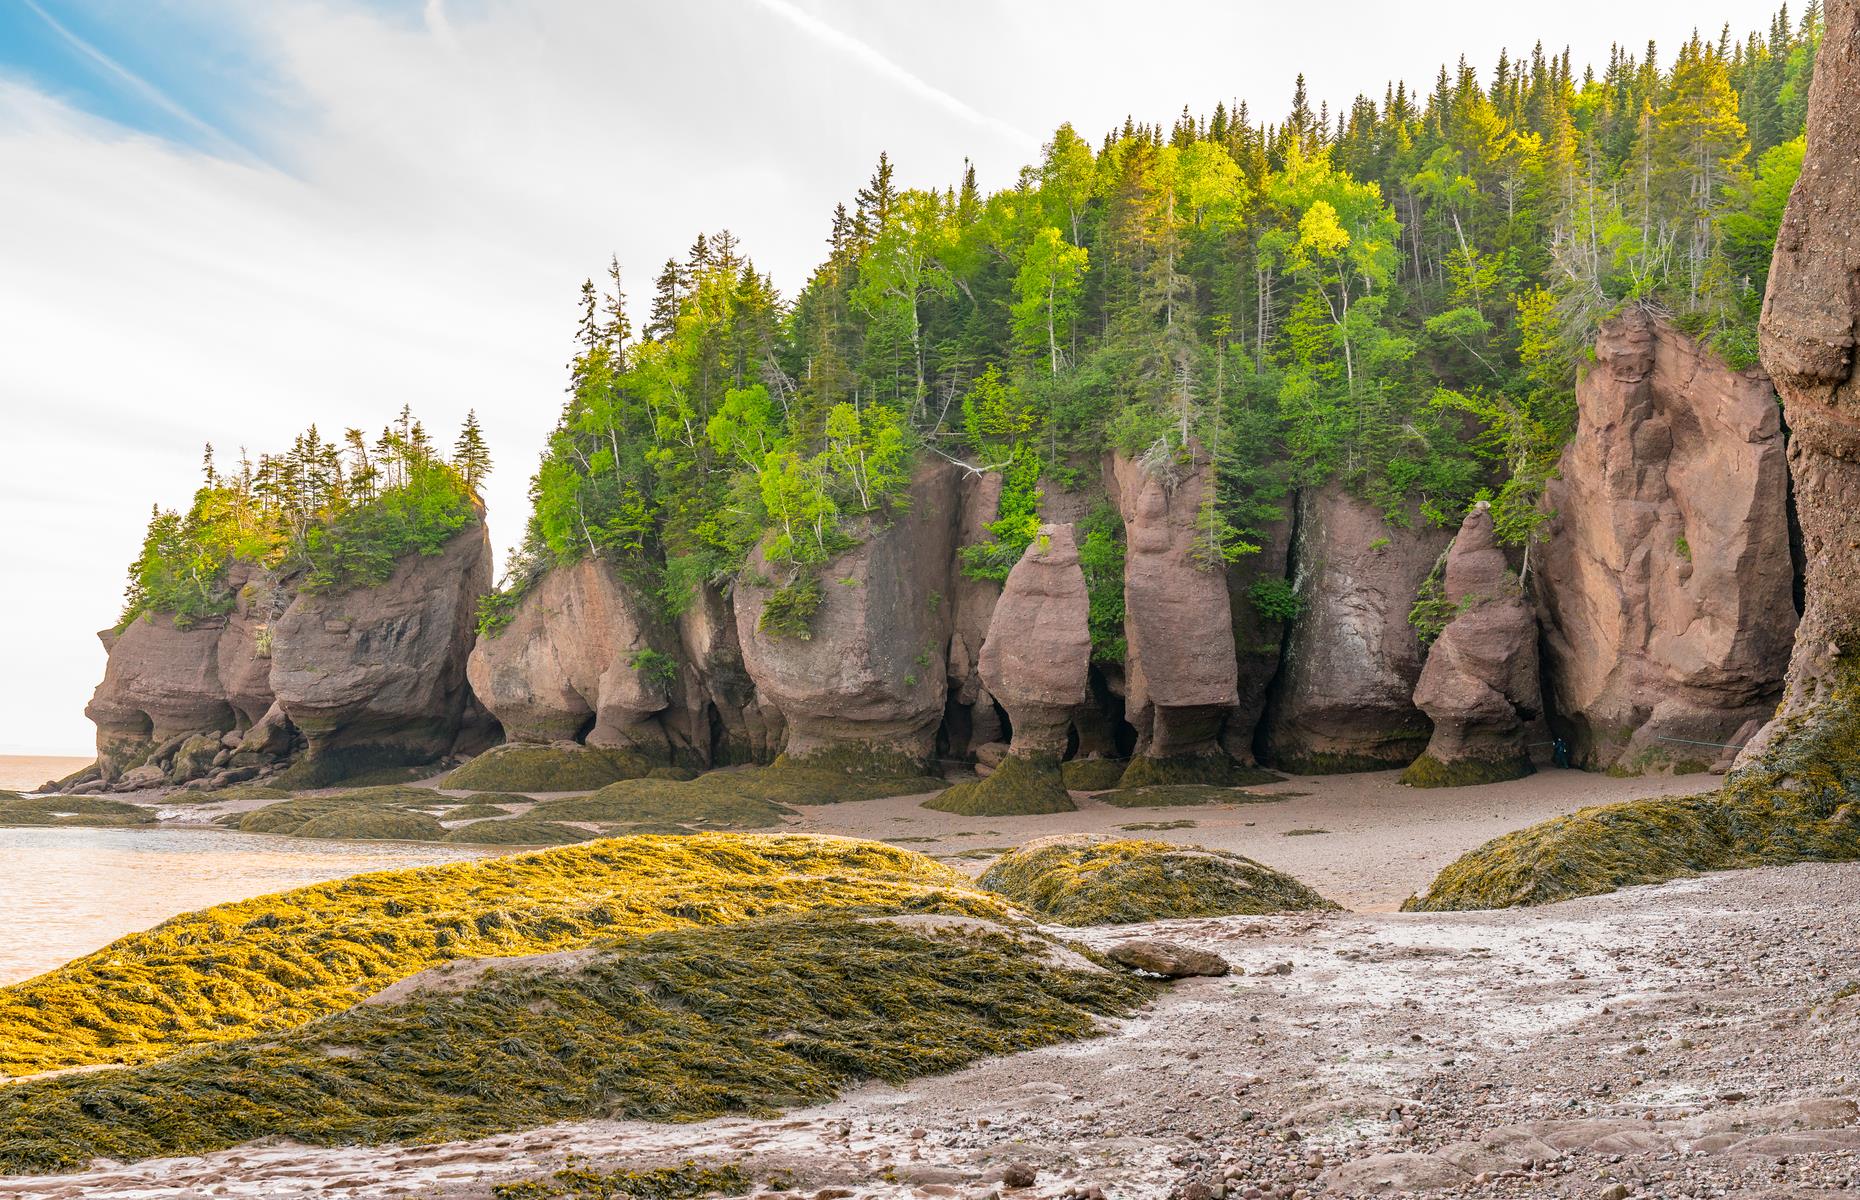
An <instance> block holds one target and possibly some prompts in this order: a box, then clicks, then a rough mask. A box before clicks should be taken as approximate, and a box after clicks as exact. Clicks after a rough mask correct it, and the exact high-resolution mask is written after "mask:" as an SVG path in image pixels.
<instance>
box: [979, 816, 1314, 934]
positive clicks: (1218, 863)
mask: <svg viewBox="0 0 1860 1200" xmlns="http://www.w3.org/2000/svg"><path fill="white" fill-rule="evenodd" d="M980 882H981V885H982V886H983V887H985V888H987V889H988V890H989V891H992V892H998V893H1000V894H1001V895H1003V896H1006V897H1007V898H1008V899H1010V900H1012V901H1014V902H1015V903H1016V904H1019V905H1022V906H1023V907H1025V908H1029V909H1031V910H1033V911H1034V912H1036V913H1039V914H1040V915H1041V916H1044V917H1046V918H1048V919H1049V920H1052V921H1055V922H1057V923H1058V924H1061V925H1119V924H1128V923H1130V922H1135V921H1161V920H1167V919H1169V918H1172V917H1218V916H1232V915H1258V914H1262V913H1277V912H1298V911H1305V910H1310V909H1327V908H1335V907H1336V905H1334V904H1332V903H1331V902H1330V901H1328V900H1326V899H1324V897H1322V896H1320V895H1318V894H1317V893H1316V892H1315V891H1313V890H1312V889H1310V888H1308V887H1306V886H1305V885H1304V884H1302V883H1300V882H1298V881H1297V880H1296V879H1293V878H1292V877H1291V876H1290V875H1286V874H1283V873H1281V872H1279V871H1275V870H1273V869H1272V868H1271V867H1267V866H1262V865H1261V864H1259V863H1256V862H1254V861H1253V860H1252V859H1250V858H1245V857H1242V856H1241V855H1238V854H1232V853H1229V852H1227V851H1225V850H1207V849H1203V848H1202V847H1199V846H1174V845H1170V844H1169V843H1167V842H1148V841H1139V840H1136V839H1128V840H1120V841H1108V842H1094V841H1091V840H1088V839H1084V838H1063V837H1062V838H1047V839H1043V840H1041V841H1037V842H1029V843H1028V844H1027V845H1025V846H1022V847H1021V848H1020V849H1018V850H1014V851H1012V852H1010V853H1008V854H1004V855H1002V856H1001V857H1000V858H999V859H997V860H996V861H995V862H994V864H993V865H992V866H990V867H989V868H988V870H987V871H985V872H983V874H982V877H981V880H980Z"/></svg>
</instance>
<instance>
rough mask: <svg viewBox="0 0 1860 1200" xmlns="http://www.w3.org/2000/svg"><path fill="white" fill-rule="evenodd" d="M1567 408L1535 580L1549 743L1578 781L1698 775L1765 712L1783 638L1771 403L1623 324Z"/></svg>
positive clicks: (1653, 322)
mask: <svg viewBox="0 0 1860 1200" xmlns="http://www.w3.org/2000/svg"><path fill="white" fill-rule="evenodd" d="M1576 399H1577V405H1578V409H1579V418H1578V427H1577V432H1576V436H1575V438H1574V440H1573V441H1572V442H1571V443H1570V446H1569V449H1568V450H1567V451H1565V453H1564V455H1563V460H1562V463H1561V467H1560V471H1559V477H1558V478H1556V479H1554V480H1552V481H1551V483H1550V485H1549V487H1548V488H1547V489H1546V493H1545V498H1544V504H1545V506H1546V508H1547V509H1548V510H1549V511H1550V512H1551V513H1553V514H1554V515H1553V516H1552V517H1551V518H1550V519H1549V520H1548V521H1547V522H1546V523H1545V525H1544V527H1543V530H1542V533H1543V545H1542V548H1541V550H1540V552H1539V557H1538V560H1537V567H1536V570H1537V584H1536V591H1537V595H1538V597H1539V600H1540V602H1541V604H1542V609H1543V619H1544V647H1545V652H1546V654H1547V655H1548V662H1549V667H1550V671H1549V678H1550V680H1551V683H1552V688H1553V692H1554V695H1553V701H1554V703H1553V706H1552V707H1553V710H1554V713H1555V716H1556V719H1557V721H1558V723H1559V724H1558V728H1559V731H1561V732H1564V733H1565V734H1566V736H1567V737H1568V739H1569V741H1570V743H1571V746H1572V749H1573V752H1574V755H1575V759H1576V762H1577V764H1578V765H1580V766H1585V767H1589V768H1591V769H1603V768H1610V769H1615V770H1628V771H1644V770H1658V769H1678V768H1686V769H1697V768H1702V767H1703V766H1705V765H1707V764H1709V763H1711V762H1712V761H1713V760H1714V759H1716V758H1717V757H1718V755H1719V746H1720V744H1722V743H1725V742H1727V741H1728V740H1729V739H1730V738H1731V736H1732V735H1733V734H1734V733H1736V731H1737V730H1738V729H1739V727H1740V726H1742V725H1744V724H1745V723H1746V722H1747V721H1749V720H1750V719H1752V718H1753V717H1763V716H1767V715H1768V714H1769V713H1770V712H1771V711H1772V710H1773V709H1774V707H1775V704H1776V701H1777V698H1778V696H1779V694H1780V692H1781V687H1782V679H1783V672H1784V668H1785V665H1786V664H1787V662H1788V658H1789V648H1790V642H1791V638H1792V636H1793V634H1794V630H1795V624H1796V611H1795V601H1794V580H1795V569H1794V563H1793V561H1792V559H1791V556H1790V549H1789V540H1790V538H1789V509H1788V504H1789V498H1788V489H1789V480H1788V467H1787V462H1786V461H1785V458H1784V444H1783V432H1782V424H1781V421H1780V419H1779V418H1780V414H1779V412H1778V409H1777V405H1776V398H1775V393H1774V392H1773V391H1772V389H1771V387H1770V383H1769V380H1768V378H1767V377H1766V376H1764V375H1763V374H1762V373H1761V372H1759V371H1733V370H1731V369H1730V368H1728V367H1726V366H1725V365H1724V363H1723V362H1722V361H1721V360H1719V359H1718V358H1717V357H1716V356H1715V355H1713V354H1712V353H1711V352H1710V351H1708V350H1707V349H1706V348H1704V347H1703V346H1701V345H1699V344H1698V343H1697V342H1696V341H1694V340H1693V339H1692V338H1690V337H1687V336H1686V335H1685V334H1683V333H1681V332H1679V331H1678V330H1676V329H1674V328H1672V327H1671V326H1669V325H1667V324H1665V323H1664V322H1662V321H1660V320H1657V319H1656V318H1654V317H1652V316H1649V315H1648V314H1647V313H1645V312H1644V311H1642V310H1639V309H1631V310H1629V311H1628V312H1627V313H1625V314H1623V315H1622V316H1620V317H1617V318H1616V319H1614V320H1613V321H1611V322H1610V323H1609V324H1608V325H1607V326H1605V327H1604V328H1603V330H1602V332H1601V334H1600V336H1599V337H1598V338H1597V339H1596V344H1595V363H1594V365H1593V366H1592V367H1591V368H1590V369H1589V370H1588V372H1587V373H1586V374H1585V375H1584V376H1583V378H1582V380H1581V381H1580V383H1579V384H1578V386H1577V391H1576ZM1810 423H1811V424H1812V423H1813V422H1812V421H1811V422H1810ZM1797 436H1798V438H1799V437H1800V436H1801V435H1800V432H1799V431H1798V435H1797ZM1800 486H1801V484H1800V482H1798V487H1800ZM1810 487H1811V489H1812V488H1813V484H1812V482H1811V483H1810Z"/></svg>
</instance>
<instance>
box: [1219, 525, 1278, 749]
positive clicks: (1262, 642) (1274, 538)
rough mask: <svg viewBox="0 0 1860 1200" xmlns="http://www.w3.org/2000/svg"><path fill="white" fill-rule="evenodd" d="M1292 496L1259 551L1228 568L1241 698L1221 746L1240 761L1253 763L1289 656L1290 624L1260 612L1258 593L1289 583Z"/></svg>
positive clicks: (1268, 531) (1228, 723)
mask: <svg viewBox="0 0 1860 1200" xmlns="http://www.w3.org/2000/svg"><path fill="white" fill-rule="evenodd" d="M1294 503H1296V498H1295V497H1293V496H1288V497H1286V498H1285V500H1284V501H1283V502H1282V503H1281V505H1280V510H1281V512H1282V514H1283V515H1282V516H1281V517H1280V518H1279V519H1278V520H1276V521H1274V522H1273V523H1272V524H1271V525H1269V526H1267V527H1266V529H1265V531H1264V534H1265V536H1264V537H1262V538H1261V539H1260V543H1259V552H1258V553H1257V554H1248V555H1244V556H1242V557H1241V558H1240V559H1239V560H1238V561H1236V562H1234V563H1232V564H1230V565H1229V566H1228V568H1227V604H1228V609H1229V611H1230V613H1231V614H1232V621H1233V636H1234V662H1235V666H1236V667H1237V671H1236V676H1235V679H1236V682H1237V684H1238V688H1237V694H1238V697H1239V698H1238V700H1237V701H1236V703H1235V704H1234V707H1233V709H1232V711H1231V712H1229V713H1228V714H1227V724H1226V728H1225V729H1224V730H1223V731H1222V734H1221V744H1222V745H1223V746H1225V747H1226V748H1227V753H1228V754H1229V755H1231V756H1232V757H1233V758H1234V760H1235V761H1237V762H1242V763H1247V764H1249V765H1250V764H1252V763H1253V761H1254V742H1255V740H1256V738H1257V736H1258V733H1259V726H1260V721H1261V719H1262V718H1264V716H1265V715H1266V702H1267V699H1268V698H1269V697H1270V695H1271V692H1272V681H1273V679H1274V678H1276V677H1277V676H1278V674H1279V662H1280V659H1281V657H1282V656H1283V653H1284V643H1285V622H1283V621H1280V620H1278V619H1276V618H1274V617H1272V616H1269V615H1267V614H1265V613H1262V612H1261V611H1260V607H1259V605H1258V603H1256V602H1255V600H1254V599H1253V589H1254V587H1255V586H1256V585H1258V584H1260V583H1262V582H1271V581H1275V580H1283V579H1285V574H1286V568H1287V567H1288V566H1289V565H1290V563H1291V553H1292V524H1293V522H1292V506H1293V504H1294Z"/></svg>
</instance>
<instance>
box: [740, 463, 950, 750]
mask: <svg viewBox="0 0 1860 1200" xmlns="http://www.w3.org/2000/svg"><path fill="white" fill-rule="evenodd" d="M956 475H957V471H956V468H955V467H953V466H951V465H949V464H947V463H941V462H937V463H930V464H926V465H924V466H922V467H920V468H919V469H918V471H917V473H916V475H915V476H914V478H913V479H912V481H911V486H910V493H909V499H908V503H907V504H906V505H902V506H900V510H899V511H896V512H894V513H893V514H892V515H891V523H890V524H889V525H881V524H880V523H878V522H877V521H874V522H872V523H871V525H870V527H869V528H868V529H867V530H865V531H864V534H863V536H862V537H861V539H860V541H859V543H858V544H857V545H856V546H854V547H853V548H852V549H851V550H848V551H846V552H845V553H843V554H841V555H839V556H838V557H836V558H834V559H833V560H832V561H831V562H828V563H826V564H824V565H823V566H821V567H820V568H818V574H817V576H816V587H817V588H818V594H819V603H818V607H817V608H816V609H815V610H814V611H813V613H812V615H811V617H810V619H809V620H808V623H807V624H808V628H807V630H806V633H805V636H797V635H796V634H793V633H786V632H780V631H777V630H774V629H764V628H762V625H763V622H762V615H763V611H764V608H765V607H766V606H767V604H768V603H769V599H770V597H771V596H772V595H773V594H775V592H776V591H777V589H778V588H779V587H781V586H782V585H783V584H786V583H787V582H788V575H789V573H788V572H785V571H783V570H782V569H781V568H778V567H775V566H773V565H771V564H770V563H768V562H767V561H765V560H764V559H763V558H762V555H761V552H760V551H759V550H758V551H757V552H756V553H754V554H752V555H751V556H750V562H749V565H748V567H747V568H745V570H744V571H743V573H742V576H741V578H740V579H739V580H738V582H737V586H736V591H735V602H736V632H737V637H738V639H739V640H740V642H741V644H742V652H743V665H744V667H745V668H746V669H747V671H748V672H749V677H750V678H751V679H753V680H754V681H755V686H756V694H757V698H758V700H759V702H760V703H762V704H764V705H768V706H771V707H773V708H774V709H775V710H776V711H778V712H779V713H780V714H781V718H782V720H783V722H784V723H785V724H786V726H787V740H786V750H785V752H786V753H787V754H788V755H789V756H790V757H792V758H797V759H800V758H809V757H816V756H819V755H821V754H823V753H824V752H833V751H839V752H841V754H840V756H839V757H841V758H842V759H847V758H850V759H861V758H867V757H870V758H873V760H874V761H875V762H877V761H879V760H885V761H887V762H888V763H889V764H890V766H891V767H896V766H897V765H898V760H899V759H905V760H909V761H910V762H913V763H918V764H921V763H923V762H924V761H926V760H928V759H929V758H930V756H931V753H932V751H933V750H934V748H935V743H936V733H937V727H938V726H939V725H940V724H941V723H942V720H943V701H944V696H945V693H946V689H947V685H948V679H947V671H946V667H945V663H946V661H947V659H946V655H947V652H948V646H949V637H950V606H949V603H948V596H949V587H950V582H949V580H950V573H951V570H952V564H953V562H954V560H955V551H956V546H955V532H956V523H955V515H956V512H957V484H956ZM777 577H779V582H778V581H777Z"/></svg>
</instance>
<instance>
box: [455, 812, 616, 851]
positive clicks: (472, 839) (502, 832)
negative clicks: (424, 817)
mask: <svg viewBox="0 0 1860 1200" xmlns="http://www.w3.org/2000/svg"><path fill="white" fill-rule="evenodd" d="M599 836H600V834H598V833H590V832H588V831H587V830H585V829H575V828H573V827H572V826H568V825H561V824H558V823H556V822H554V821H539V820H537V819H536V818H535V817H511V818H509V819H508V820H487V821H473V822H472V823H471V824H469V825H460V826H457V827H455V828H453V829H448V830H446V831H445V836H444V837H443V838H442V839H441V840H442V841H447V842H465V843H469V844H471V845H476V846H567V845H571V844H573V843H575V842H587V841H592V840H593V839H595V838H597V837H599Z"/></svg>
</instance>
